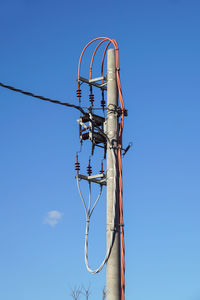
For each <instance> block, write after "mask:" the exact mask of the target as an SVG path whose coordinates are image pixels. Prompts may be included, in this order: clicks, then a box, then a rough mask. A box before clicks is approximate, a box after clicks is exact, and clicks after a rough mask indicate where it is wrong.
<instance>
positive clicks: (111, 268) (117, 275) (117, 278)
mask: <svg viewBox="0 0 200 300" xmlns="http://www.w3.org/2000/svg"><path fill="white" fill-rule="evenodd" d="M117 106H118V93H117V83H116V65H115V50H114V49H109V50H108V57H107V107H108V108H112V109H111V110H108V112H107V135H108V137H109V139H110V141H111V144H112V145H113V147H114V149H115V150H114V151H115V155H116V156H117V152H116V151H117V150H116V149H117V139H118V115H117V112H116V109H115V108H117ZM111 151H113V149H110V145H109V144H108V145H107V247H109V240H110V234H111V231H113V230H114V231H115V238H114V243H113V247H112V251H111V254H110V257H109V259H108V262H107V274H106V276H107V278H106V280H107V287H106V299H107V300H120V299H121V260H120V228H119V227H120V226H119V223H120V222H119V200H118V191H119V189H118V176H117V174H114V166H113V163H114V162H113V158H112V152H111ZM116 169H117V170H118V167H117V166H116ZM114 177H117V178H114ZM114 180H116V187H117V188H116V193H115V197H117V201H116V214H115V215H116V217H115V226H114V228H112V227H111V224H112V222H113V201H114V199H113V197H114V190H113V189H114Z"/></svg>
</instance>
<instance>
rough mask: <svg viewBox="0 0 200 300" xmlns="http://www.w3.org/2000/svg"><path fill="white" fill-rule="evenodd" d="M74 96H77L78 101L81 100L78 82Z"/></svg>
mask: <svg viewBox="0 0 200 300" xmlns="http://www.w3.org/2000/svg"><path fill="white" fill-rule="evenodd" d="M76 96H77V98H78V101H79V102H81V89H80V84H78V89H77V91H76Z"/></svg>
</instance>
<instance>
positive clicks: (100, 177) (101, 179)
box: [76, 174, 106, 185]
mask: <svg viewBox="0 0 200 300" xmlns="http://www.w3.org/2000/svg"><path fill="white" fill-rule="evenodd" d="M76 178H79V179H83V180H87V181H88V182H94V183H98V184H101V185H106V175H105V174H96V175H91V176H85V175H82V174H78V175H76Z"/></svg>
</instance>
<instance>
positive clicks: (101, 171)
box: [100, 162, 104, 174]
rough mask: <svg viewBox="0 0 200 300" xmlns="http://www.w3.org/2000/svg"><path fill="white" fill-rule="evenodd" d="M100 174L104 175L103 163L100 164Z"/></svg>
mask: <svg viewBox="0 0 200 300" xmlns="http://www.w3.org/2000/svg"><path fill="white" fill-rule="evenodd" d="M100 173H101V174H103V173H104V170H103V162H102V163H101V170H100Z"/></svg>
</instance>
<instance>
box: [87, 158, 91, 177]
mask: <svg viewBox="0 0 200 300" xmlns="http://www.w3.org/2000/svg"><path fill="white" fill-rule="evenodd" d="M87 173H88V175H89V176H90V175H91V174H92V166H91V165H90V159H89V162H88V166H87Z"/></svg>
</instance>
